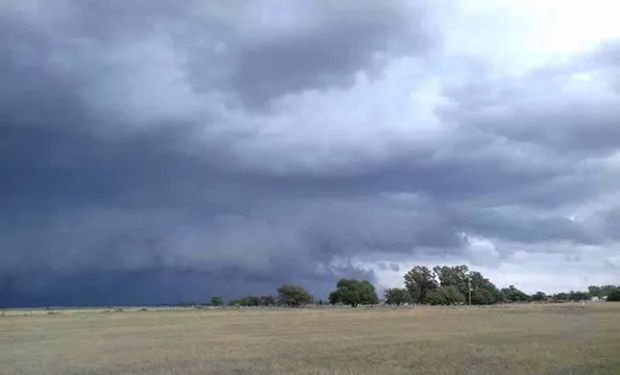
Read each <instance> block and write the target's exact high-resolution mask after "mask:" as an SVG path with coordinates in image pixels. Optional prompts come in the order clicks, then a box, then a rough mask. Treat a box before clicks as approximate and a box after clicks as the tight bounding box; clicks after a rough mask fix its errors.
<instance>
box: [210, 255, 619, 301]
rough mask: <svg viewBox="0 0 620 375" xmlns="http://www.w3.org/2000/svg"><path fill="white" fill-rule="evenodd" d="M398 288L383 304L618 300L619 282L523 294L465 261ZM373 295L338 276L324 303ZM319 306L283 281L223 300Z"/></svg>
mask: <svg viewBox="0 0 620 375" xmlns="http://www.w3.org/2000/svg"><path fill="white" fill-rule="evenodd" d="M403 279H404V288H390V289H386V290H385V291H384V303H385V304H389V305H403V304H426V305H462V304H471V305H492V304H496V303H516V302H569V301H585V300H590V299H592V298H593V297H596V298H599V299H601V300H607V301H620V285H619V286H615V285H603V286H590V287H589V288H588V291H587V292H586V291H570V292H566V293H557V294H551V295H547V294H545V293H544V292H536V293H534V294H532V295H529V294H527V293H525V292H523V291H521V290H519V289H518V288H516V287H515V286H514V285H510V286H509V287H507V288H501V289H500V288H498V287H497V286H495V284H493V283H492V282H491V281H490V280H489V279H488V278H486V277H484V276H483V275H482V274H481V273H480V272H477V271H470V270H469V268H468V267H467V266H466V265H458V266H435V267H433V268H432V269H430V268H428V267H426V266H415V267H413V268H412V269H411V270H409V271H408V272H407V273H406V274H405V275H404V276H403ZM379 302H380V301H379V297H378V296H377V293H376V291H375V287H374V286H373V285H372V284H371V283H370V282H369V281H367V280H356V279H341V280H339V281H338V283H337V284H336V289H335V290H334V291H333V292H331V293H330V294H329V303H330V304H332V305H336V304H343V305H350V306H352V307H356V306H358V305H376V304H378V303H379ZM312 303H316V304H324V303H325V302H324V301H322V300H318V301H316V300H315V299H314V297H313V296H312V295H311V294H310V293H309V292H308V291H307V290H306V289H304V288H303V287H300V286H296V285H283V286H281V287H280V288H278V290H277V296H275V297H274V296H246V297H243V298H239V299H235V300H232V301H230V302H229V305H232V306H278V305H280V306H290V307H298V306H302V305H307V304H312ZM211 305H213V306H222V305H224V300H223V298H222V297H219V296H216V297H213V298H212V299H211Z"/></svg>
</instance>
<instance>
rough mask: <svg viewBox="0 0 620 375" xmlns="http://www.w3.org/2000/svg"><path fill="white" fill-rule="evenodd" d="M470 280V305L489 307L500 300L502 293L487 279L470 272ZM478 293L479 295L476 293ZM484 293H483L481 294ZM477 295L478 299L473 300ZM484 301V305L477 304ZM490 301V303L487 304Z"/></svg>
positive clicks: (479, 274) (477, 273)
mask: <svg viewBox="0 0 620 375" xmlns="http://www.w3.org/2000/svg"><path fill="white" fill-rule="evenodd" d="M469 277H470V279H471V289H472V297H471V303H472V304H474V305H490V304H493V303H496V302H499V301H501V300H502V293H501V292H500V290H499V289H497V287H496V286H495V284H493V283H492V282H491V281H490V280H489V279H487V278H486V277H484V276H482V274H481V273H480V272H476V271H472V272H470V273H469ZM477 291H479V293H476V292H477ZM482 291H484V292H482ZM475 294H477V295H478V297H480V298H478V299H475V298H474V295H475ZM477 301H478V302H482V301H484V302H485V303H477ZM489 301H490V302H489Z"/></svg>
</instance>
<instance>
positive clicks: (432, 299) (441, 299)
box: [426, 289, 448, 305]
mask: <svg viewBox="0 0 620 375" xmlns="http://www.w3.org/2000/svg"><path fill="white" fill-rule="evenodd" d="M426 303H428V304H429V305H447V304H448V300H447V299H446V293H445V291H444V290H443V289H433V290H431V291H429V292H428V293H427V294H426Z"/></svg>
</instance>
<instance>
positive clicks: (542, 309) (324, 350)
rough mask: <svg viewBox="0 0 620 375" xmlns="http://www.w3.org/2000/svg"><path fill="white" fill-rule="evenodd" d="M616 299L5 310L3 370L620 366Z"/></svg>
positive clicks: (614, 369) (436, 370)
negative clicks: (485, 302)
mask: <svg viewBox="0 0 620 375" xmlns="http://www.w3.org/2000/svg"><path fill="white" fill-rule="evenodd" d="M619 318H620V304H618V303H609V302H608V303H602V302H601V303H564V304H538V303H529V304H511V305H493V306H473V307H468V306H462V305H461V306H413V307H357V308H351V307H331V306H329V307H325V306H323V307H313V308H277V307H255V308H245V307H213V308H201V309H196V308H124V309H85V310H58V311H56V310H36V311H32V310H7V311H4V313H3V314H0V373H1V374H3V375H5V374H7V375H8V374H54V375H55V374H287V375H296V374H300V375H301V374H362V375H363V374H431V375H433V374H467V375H474V374H475V375H485V374H489V375H491V374H493V375H495V374H508V375H513V374H514V375H516V374H519V375H525V374H548V375H565V374H568V375H571V374H573V375H575V374H583V375H586V374H587V375H591V374H605V375H617V374H620V356H619V355H618V354H619V353H620V325H619V324H618V321H619Z"/></svg>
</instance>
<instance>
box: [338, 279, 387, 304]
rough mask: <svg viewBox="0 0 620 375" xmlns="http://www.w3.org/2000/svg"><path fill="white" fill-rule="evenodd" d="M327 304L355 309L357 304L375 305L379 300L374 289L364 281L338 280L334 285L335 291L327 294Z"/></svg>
mask: <svg viewBox="0 0 620 375" xmlns="http://www.w3.org/2000/svg"><path fill="white" fill-rule="evenodd" d="M329 302H330V303H331V304H336V303H343V304H345V305H351V306H352V307H356V306H357V305H359V304H362V305H374V304H377V303H379V298H378V297H377V293H376V292H375V287H374V286H373V285H372V284H371V283H370V282H368V281H366V280H355V279H340V280H339V281H338V283H337V284H336V290H334V291H333V292H331V293H330V294H329Z"/></svg>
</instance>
